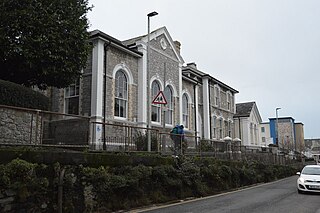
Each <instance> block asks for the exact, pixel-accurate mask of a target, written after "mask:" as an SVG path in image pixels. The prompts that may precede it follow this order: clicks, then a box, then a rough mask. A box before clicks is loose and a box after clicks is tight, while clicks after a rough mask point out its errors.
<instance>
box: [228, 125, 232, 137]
mask: <svg viewBox="0 0 320 213" xmlns="http://www.w3.org/2000/svg"><path fill="white" fill-rule="evenodd" d="M231 126H232V122H231V121H229V122H228V136H229V137H231Z"/></svg>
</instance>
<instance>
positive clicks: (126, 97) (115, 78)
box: [113, 69, 129, 119]
mask: <svg viewBox="0 0 320 213" xmlns="http://www.w3.org/2000/svg"><path fill="white" fill-rule="evenodd" d="M119 73H122V74H123V76H124V77H125V85H122V86H123V87H124V89H123V92H124V94H123V96H122V97H120V96H117V95H118V94H117V91H118V90H117V81H118V79H117V74H119ZM114 80H115V83H114V87H115V88H114V92H115V94H114V106H113V113H114V117H115V118H117V119H128V94H129V84H128V76H127V74H126V72H125V71H124V70H122V69H120V70H118V71H117V72H116V74H115V76H114ZM122 83H124V82H122ZM118 86H120V85H118ZM117 100H119V102H124V103H125V104H124V116H122V115H120V109H119V115H116V102H117ZM119 107H120V105H119Z"/></svg>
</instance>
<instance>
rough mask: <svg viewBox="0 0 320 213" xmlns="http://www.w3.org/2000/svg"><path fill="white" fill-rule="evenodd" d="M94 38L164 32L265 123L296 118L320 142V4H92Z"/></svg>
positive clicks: (219, 0)
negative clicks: (253, 108)
mask: <svg viewBox="0 0 320 213" xmlns="http://www.w3.org/2000/svg"><path fill="white" fill-rule="evenodd" d="M89 4H90V5H93V9H92V10H91V11H90V12H89V13H88V15H87V17H88V19H89V24H90V28H89V30H95V29H98V30H101V31H103V32H104V33H107V34H108V35H110V36H113V37H115V38H117V39H119V40H126V39H129V38H133V37H136V36H140V35H144V34H147V14H148V13H150V12H153V11H157V12H158V13H159V14H158V15H157V16H154V17H152V18H151V21H150V23H151V24H150V30H151V31H153V30H155V29H158V28H160V27H163V26H165V27H166V28H167V29H168V31H169V33H170V35H171V37H172V39H173V40H178V41H180V42H181V55H182V57H183V59H184V61H185V63H190V62H195V63H196V64H197V68H198V69H199V70H201V71H203V72H206V73H208V74H210V75H211V76H212V77H214V78H216V79H219V80H220V81H222V82H224V83H225V84H227V85H229V86H231V87H232V88H234V89H236V90H238V91H239V93H238V94H237V95H236V103H243V102H249V101H255V102H256V103H257V106H258V110H259V112H260V115H261V117H262V120H263V121H264V122H268V121H269V118H274V117H276V110H275V109H276V108H277V107H280V108H281V109H280V110H278V116H279V117H293V118H294V119H295V122H302V123H303V124H304V134H305V138H320V113H319V111H320V96H319V92H320V1H319V0H201V1H200V0H198V1H195V0H174V1H173V0H135V1H134V0H116V1H114V0H112V1H111V0H89Z"/></svg>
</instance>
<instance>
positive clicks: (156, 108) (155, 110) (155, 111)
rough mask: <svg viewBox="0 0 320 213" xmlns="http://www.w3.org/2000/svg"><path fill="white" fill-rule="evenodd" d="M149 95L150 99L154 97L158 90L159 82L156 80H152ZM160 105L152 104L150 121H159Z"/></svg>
mask: <svg viewBox="0 0 320 213" xmlns="http://www.w3.org/2000/svg"><path fill="white" fill-rule="evenodd" d="M151 89H152V91H151V97H152V99H153V98H154V97H156V96H157V95H158V93H159V91H160V84H159V82H158V81H153V82H152V85H151ZM160 109H161V107H160V104H152V109H151V121H154V122H160V117H161V110H160Z"/></svg>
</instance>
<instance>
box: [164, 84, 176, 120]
mask: <svg viewBox="0 0 320 213" xmlns="http://www.w3.org/2000/svg"><path fill="white" fill-rule="evenodd" d="M168 90H169V92H170V94H168V93H167V91H168ZM164 96H165V97H166V100H167V104H166V107H167V111H166V112H165V122H166V125H173V111H174V109H173V89H172V87H171V86H169V85H167V86H166V87H165V89H164ZM169 118H171V122H170V121H169V122H168V120H169Z"/></svg>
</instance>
